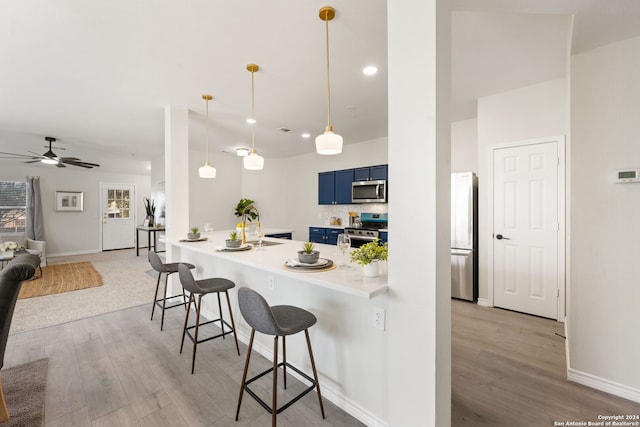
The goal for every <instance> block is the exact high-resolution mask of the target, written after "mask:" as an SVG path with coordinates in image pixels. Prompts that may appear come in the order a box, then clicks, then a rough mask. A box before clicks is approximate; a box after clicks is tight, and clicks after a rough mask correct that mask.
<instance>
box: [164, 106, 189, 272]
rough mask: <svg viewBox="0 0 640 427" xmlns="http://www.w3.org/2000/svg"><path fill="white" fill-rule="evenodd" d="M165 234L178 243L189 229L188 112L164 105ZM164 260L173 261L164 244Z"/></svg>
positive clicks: (169, 250)
mask: <svg viewBox="0 0 640 427" xmlns="http://www.w3.org/2000/svg"><path fill="white" fill-rule="evenodd" d="M164 168H165V191H166V198H167V202H166V229H167V231H166V235H167V239H168V240H179V239H181V238H184V237H185V236H186V233H187V232H188V230H189V110H188V109H187V108H186V107H177V106H175V105H167V106H166V107H165V110H164ZM167 261H173V257H172V253H171V245H167Z"/></svg>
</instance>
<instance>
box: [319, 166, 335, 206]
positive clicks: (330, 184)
mask: <svg viewBox="0 0 640 427" xmlns="http://www.w3.org/2000/svg"><path fill="white" fill-rule="evenodd" d="M335 181H336V173H335V172H321V173H319V174H318V204H320V205H333V204H334V203H333V202H334V201H335V199H336V191H335Z"/></svg>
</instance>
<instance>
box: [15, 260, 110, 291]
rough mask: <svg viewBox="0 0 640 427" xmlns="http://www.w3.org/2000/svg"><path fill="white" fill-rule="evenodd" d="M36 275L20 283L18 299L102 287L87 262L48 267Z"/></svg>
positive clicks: (97, 276)
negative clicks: (32, 278)
mask: <svg viewBox="0 0 640 427" xmlns="http://www.w3.org/2000/svg"><path fill="white" fill-rule="evenodd" d="M36 274H37V276H38V277H37V278H36V279H34V280H30V281H26V282H23V283H22V288H21V289H20V294H18V299H24V298H33V297H39V296H43V295H53V294H60V293H63V292H71V291H77V290H79V289H87V288H94V287H96V286H102V276H100V273H98V272H97V271H96V269H95V268H93V265H92V264H91V262H88V261H84V262H72V263H69V264H53V265H48V266H46V267H42V274H38V273H36Z"/></svg>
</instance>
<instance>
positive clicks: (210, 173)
mask: <svg viewBox="0 0 640 427" xmlns="http://www.w3.org/2000/svg"><path fill="white" fill-rule="evenodd" d="M202 99H204V100H205V102H206V104H207V116H206V122H205V124H204V132H205V139H206V141H207V151H206V156H205V161H204V166H202V167H201V168H199V169H198V173H199V174H200V178H215V177H216V168H214V167H213V166H211V163H209V101H211V100H212V99H213V96H211V95H209V94H207V93H205V94H204V95H202Z"/></svg>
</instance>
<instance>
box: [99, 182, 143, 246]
mask: <svg viewBox="0 0 640 427" xmlns="http://www.w3.org/2000/svg"><path fill="white" fill-rule="evenodd" d="M100 194H101V199H102V203H101V209H102V212H101V217H102V250H103V251H110V250H114V249H125V248H133V247H134V244H135V217H136V211H135V200H136V188H135V185H133V184H107V183H101V184H100Z"/></svg>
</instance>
